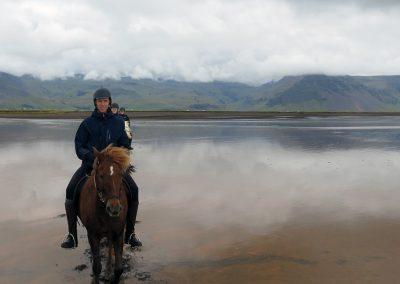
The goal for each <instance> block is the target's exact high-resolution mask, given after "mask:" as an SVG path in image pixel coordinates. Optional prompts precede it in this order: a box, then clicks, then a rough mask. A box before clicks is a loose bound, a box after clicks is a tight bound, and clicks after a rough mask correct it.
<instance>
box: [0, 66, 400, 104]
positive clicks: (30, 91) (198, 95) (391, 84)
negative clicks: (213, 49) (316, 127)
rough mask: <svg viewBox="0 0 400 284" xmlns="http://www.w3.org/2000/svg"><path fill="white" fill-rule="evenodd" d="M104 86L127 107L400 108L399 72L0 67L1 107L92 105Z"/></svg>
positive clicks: (116, 100) (118, 101)
mask: <svg viewBox="0 0 400 284" xmlns="http://www.w3.org/2000/svg"><path fill="white" fill-rule="evenodd" d="M101 86H103V87H107V88H109V89H110V90H111V93H112V94H113V100H114V101H115V102H117V103H119V104H120V105H121V106H124V107H125V108H127V109H131V110H239V111H400V76H326V75H302V76H287V77H284V78H282V79H281V80H279V81H277V82H270V83H267V84H264V85H261V86H249V85H245V84H241V83H230V82H218V81H215V82H209V83H201V82H178V81H171V80H160V81H158V80H150V79H132V78H129V77H124V78H121V79H120V80H113V79H106V80H84V78H83V76H82V75H76V76H74V77H69V78H65V79H53V80H40V79H37V78H35V77H32V76H29V75H24V76H20V77H18V76H13V75H11V74H8V73H4V72H0V109H63V110H80V109H81V110H89V109H92V108H93V104H92V93H93V91H94V90H96V89H97V88H99V87H101Z"/></svg>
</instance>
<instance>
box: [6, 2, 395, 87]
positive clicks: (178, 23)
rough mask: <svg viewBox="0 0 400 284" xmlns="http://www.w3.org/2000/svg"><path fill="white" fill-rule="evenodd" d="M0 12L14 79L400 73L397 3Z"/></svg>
mask: <svg viewBox="0 0 400 284" xmlns="http://www.w3.org/2000/svg"><path fill="white" fill-rule="evenodd" d="M380 3H381V2H380ZM0 5H1V9H0V38H1V39H2V40H1V41H2V43H1V45H0V70H2V71H5V72H10V73H13V74H16V75H21V74H26V73H30V74H33V75H36V76H39V77H41V78H43V79H49V78H53V77H63V76H69V75H73V74H76V73H81V74H85V75H86V78H104V77H111V78H119V77H121V76H131V77H133V78H153V79H158V78H162V79H175V80H183V81H193V80H195V81H211V80H224V81H240V82H245V83H251V84H259V83H264V82H266V81H269V80H273V79H279V78H280V77H282V76H285V75H296V74H304V73H326V74H331V75H335V74H349V75H376V74H382V75H388V74H400V52H399V47H400V31H399V29H398V28H397V27H398V26H399V25H400V6H399V5H398V4H397V3H396V1H383V3H382V5H381V4H379V5H377V4H375V3H374V2H373V1H362V0H354V1H346V2H342V1H290V0H287V1H256V0H251V1H239V0H237V1H224V0H220V1H200V2H198V1H179V0H175V1H161V2H160V1H152V0H151V1H146V2H142V1H121V2H119V4H118V5H116V4H115V3H114V2H112V1H102V2H98V1H68V2H65V1H2V3H1V4H0Z"/></svg>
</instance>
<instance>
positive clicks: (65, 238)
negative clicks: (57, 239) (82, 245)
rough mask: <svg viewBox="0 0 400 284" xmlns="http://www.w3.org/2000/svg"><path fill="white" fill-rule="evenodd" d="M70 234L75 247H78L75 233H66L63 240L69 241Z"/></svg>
mask: <svg viewBox="0 0 400 284" xmlns="http://www.w3.org/2000/svg"><path fill="white" fill-rule="evenodd" d="M68 236H71V237H72V240H73V241H74V248H76V247H77V245H76V240H75V237H74V235H73V234H71V233H68V234H65V237H64V241H63V243H65V242H66V241H67V239H68Z"/></svg>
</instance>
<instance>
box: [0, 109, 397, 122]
mask: <svg viewBox="0 0 400 284" xmlns="http://www.w3.org/2000/svg"><path fill="white" fill-rule="evenodd" d="M90 114H91V111H57V110H30V111H27V110H0V118H21V119H83V118H85V117H88V116H89V115H90ZM126 114H127V115H128V116H129V117H130V118H133V119H161V120H175V119H268V118H286V117H289V118H307V117H335V116H400V112H261V111H127V112H126Z"/></svg>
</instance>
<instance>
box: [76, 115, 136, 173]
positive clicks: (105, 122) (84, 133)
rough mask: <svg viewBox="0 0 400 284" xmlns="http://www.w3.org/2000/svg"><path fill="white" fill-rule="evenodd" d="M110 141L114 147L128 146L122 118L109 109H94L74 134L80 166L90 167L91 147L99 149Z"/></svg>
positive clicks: (92, 159)
mask: <svg viewBox="0 0 400 284" xmlns="http://www.w3.org/2000/svg"><path fill="white" fill-rule="evenodd" d="M110 143H112V144H113V145H114V146H116V147H125V148H130V142H129V139H128V136H126V133H125V124H124V120H123V119H122V118H121V117H120V116H119V115H113V114H112V113H111V111H110V110H109V111H108V112H106V113H100V112H98V111H97V110H94V111H93V113H92V115H91V116H90V117H88V118H86V119H85V120H84V121H82V123H81V124H80V125H79V128H78V131H77V132H76V135H75V152H76V155H77V156H78V158H79V159H81V160H82V166H84V167H85V168H91V167H92V165H93V161H94V156H93V147H96V149H97V150H99V151H101V150H103V149H105V148H106V147H107V146H108V145H109V144H110Z"/></svg>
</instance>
